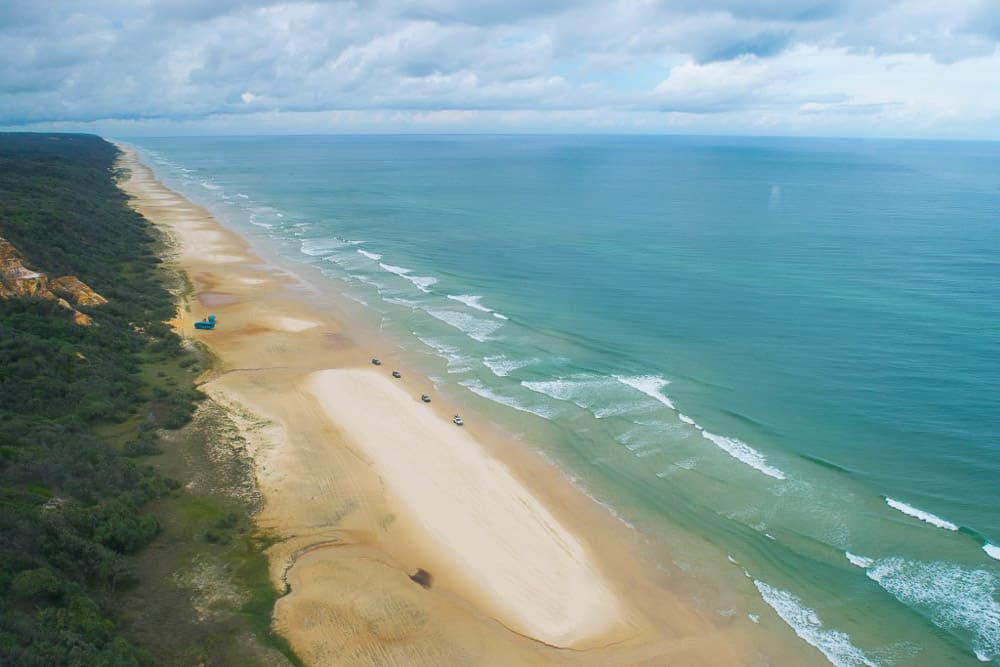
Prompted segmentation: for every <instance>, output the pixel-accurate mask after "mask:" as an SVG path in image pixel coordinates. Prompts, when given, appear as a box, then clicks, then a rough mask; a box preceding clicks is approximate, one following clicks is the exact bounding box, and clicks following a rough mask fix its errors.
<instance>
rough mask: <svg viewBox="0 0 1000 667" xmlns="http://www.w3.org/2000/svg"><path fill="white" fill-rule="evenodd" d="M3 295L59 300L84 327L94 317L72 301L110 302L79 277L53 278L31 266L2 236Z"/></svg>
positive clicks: (0, 276)
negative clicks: (75, 306)
mask: <svg viewBox="0 0 1000 667" xmlns="http://www.w3.org/2000/svg"><path fill="white" fill-rule="evenodd" d="M0 297H2V298H22V299H45V300H48V301H55V302H56V303H57V304H58V305H59V306H61V307H62V308H65V309H66V310H68V311H70V312H72V313H73V321H74V322H76V323H77V324H79V325H80V326H89V325H90V324H91V319H90V317H88V316H87V315H85V314H83V313H81V312H80V311H78V310H77V309H76V308H74V307H73V306H72V305H70V304H71V303H72V304H75V305H77V306H100V305H101V304H105V303H107V302H108V300H107V299H105V298H104V297H103V296H101V295H100V294H98V293H97V292H95V291H94V290H93V289H91V288H90V287H89V286H88V285H87V284H86V283H84V282H83V281H82V280H80V279H79V278H77V277H76V276H61V277H59V278H52V279H50V278H49V277H48V276H47V275H46V274H45V273H43V272H41V271H33V270H31V269H29V268H28V267H26V266H25V265H24V262H23V261H22V260H21V258H20V257H19V256H18V254H17V249H16V248H15V247H14V244H12V243H11V242H10V241H7V240H5V239H2V238H0Z"/></svg>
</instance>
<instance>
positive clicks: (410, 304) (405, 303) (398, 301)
mask: <svg viewBox="0 0 1000 667" xmlns="http://www.w3.org/2000/svg"><path fill="white" fill-rule="evenodd" d="M382 300H383V301H385V302H386V303H393V304H396V305H397V306H406V307H407V308H412V309H414V310H416V309H417V308H420V304H419V303H417V302H416V301H410V300H409V299H400V298H399V297H395V296H389V297H385V298H384V299H382Z"/></svg>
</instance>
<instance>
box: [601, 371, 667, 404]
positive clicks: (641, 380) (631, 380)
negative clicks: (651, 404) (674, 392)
mask: <svg viewBox="0 0 1000 667" xmlns="http://www.w3.org/2000/svg"><path fill="white" fill-rule="evenodd" d="M615 379H616V380H618V381H619V382H621V383H622V384H624V385H628V386H629V387H632V388H633V389H637V390H638V391H641V392H642V393H644V394H645V395H646V396H649V397H650V398H652V399H653V400H655V401H659V402H660V403H663V405H665V406H667V407H668V408H670V409H671V410H673V409H675V408H674V403H673V401H671V400H670V399H669V398H667V397H666V396H665V395H664V394H663V393H662V392H661V391H660V390H661V389H663V388H664V387H666V386H667V385H668V384H670V381H669V380H664V379H663V378H661V377H659V376H656V375H639V376H634V377H627V376H624V375H616V376H615Z"/></svg>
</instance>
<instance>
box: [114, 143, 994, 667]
mask: <svg viewBox="0 0 1000 667" xmlns="http://www.w3.org/2000/svg"><path fill="white" fill-rule="evenodd" d="M128 142H129V143H130V144H132V145H133V146H135V147H136V148H137V149H138V151H139V154H140V156H141V157H142V158H143V159H144V161H145V162H146V163H147V164H149V165H150V166H152V167H153V168H154V170H155V171H156V172H157V175H158V176H159V177H160V178H161V180H163V181H164V183H165V184H166V185H168V186H169V187H172V188H174V189H176V190H178V191H179V192H181V193H183V194H185V195H186V196H188V197H189V198H191V199H192V200H194V201H195V202H197V203H200V204H202V205H204V206H206V207H207V208H208V209H209V210H211V211H212V212H213V213H215V214H216V216H217V217H219V219H220V220H221V221H222V222H223V223H224V224H227V225H228V226H230V227H231V228H233V229H235V230H237V231H239V232H240V233H242V234H243V235H244V236H246V237H248V238H249V239H251V240H252V241H253V242H254V243H255V244H258V245H260V246H262V247H266V248H269V249H270V250H271V251H273V252H275V253H277V255H280V256H281V257H282V258H283V259H284V260H285V261H287V262H289V263H291V264H293V265H294V264H296V263H299V264H302V263H304V264H309V265H310V266H311V267H312V268H313V269H314V270H318V271H321V272H322V275H323V276H325V279H328V280H329V283H328V284H327V285H325V288H326V289H329V290H330V291H331V292H334V291H339V292H342V293H343V294H344V295H345V296H347V297H348V298H350V299H352V300H354V301H356V302H358V303H359V304H362V306H363V307H364V309H365V312H366V313H370V315H371V318H372V320H373V321H374V322H376V323H377V324H378V325H379V326H380V327H381V328H382V329H383V330H384V331H385V332H386V333H387V334H388V335H390V336H391V337H392V338H393V339H394V340H395V341H397V342H398V343H399V345H400V346H401V347H402V348H403V349H404V350H405V354H406V355H407V358H408V359H410V360H412V362H413V364H415V366H416V367H417V368H419V370H421V371H422V372H424V373H425V374H426V375H427V376H428V377H430V378H431V379H432V381H433V382H434V383H435V385H436V387H437V390H438V391H442V392H445V393H447V394H448V395H449V396H451V397H452V398H453V399H454V400H456V401H459V402H461V403H463V404H468V405H469V406H470V408H474V409H475V411H476V412H477V413H479V414H482V415H484V416H486V417H488V418H489V419H490V420H492V421H494V422H495V423H497V424H499V425H500V426H501V427H503V428H504V429H506V430H507V431H509V432H510V433H512V434H514V435H516V436H520V437H522V438H523V439H525V441H526V442H531V443H532V444H533V445H534V446H538V447H539V448H540V449H541V451H542V453H543V454H544V455H545V456H547V457H548V458H550V459H551V460H552V461H553V462H555V463H556V464H557V465H559V466H560V467H561V468H563V469H564V470H565V471H566V473H567V474H568V475H569V476H571V477H572V478H573V479H574V480H576V482H577V484H578V485H580V486H581V488H583V489H584V490H586V491H587V492H588V493H590V494H591V495H592V496H594V498H595V499H597V500H599V501H600V502H602V503H604V504H605V505H606V506H607V507H608V509H609V510H610V511H612V512H614V513H615V514H616V515H617V516H619V517H620V518H621V520H622V521H625V522H628V523H629V524H630V525H632V526H634V527H635V529H636V530H637V531H640V532H642V533H643V534H644V535H645V536H646V538H647V539H648V540H649V542H650V544H651V545H652V548H653V549H654V550H656V549H659V550H661V551H662V554H663V559H664V566H665V567H674V568H680V569H682V570H685V571H690V572H691V573H692V577H694V579H695V580H699V578H700V580H701V581H706V582H710V581H718V577H717V573H719V572H722V571H729V570H731V571H732V576H737V577H743V578H746V579H747V580H749V581H750V582H752V589H751V590H752V591H755V594H754V595H753V596H752V597H749V598H748V599H746V600H745V602H744V604H743V607H741V608H736V609H725V610H720V613H740V614H746V615H747V616H749V617H750V618H751V620H755V621H756V620H757V619H760V618H761V616H762V615H763V614H775V613H776V614H777V616H779V617H780V618H781V620H782V621H783V622H784V623H785V624H787V625H788V626H790V627H791V628H792V629H793V630H794V632H795V634H796V635H798V637H799V638H800V639H801V640H802V641H807V642H809V643H810V644H812V645H813V646H815V647H816V648H817V649H818V651H819V653H817V659H818V660H819V661H820V662H822V658H821V657H819V656H820V654H822V656H825V657H826V659H827V660H828V661H829V662H830V663H832V664H835V665H951V664H980V663H982V662H989V663H991V664H1000V435H998V434H1000V399H998V397H1000V144H997V143H960V142H919V141H888V140H886V141H882V140H856V139H797V138H796V139H782V138H736V137H650V136H643V137H640V136H436V135H435V136H322V137H227V138H204V137H199V138H156V139H154V138H140V139H129V140H128ZM678 535H682V536H684V537H683V538H681V540H680V542H678ZM685 540H687V541H688V542H690V543H691V544H696V543H697V544H702V545H708V546H707V547H705V549H706V551H705V553H707V554H710V557H709V558H707V559H705V560H713V558H714V560H715V561H717V562H703V561H702V560H699V561H698V562H691V561H685V560H684V556H683V552H682V551H681V550H679V549H677V548H676V547H677V544H679V543H683V542H684V541H685Z"/></svg>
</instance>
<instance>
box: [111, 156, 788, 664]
mask: <svg viewBox="0 0 1000 667" xmlns="http://www.w3.org/2000/svg"><path fill="white" fill-rule="evenodd" d="M122 166H124V167H126V168H127V169H128V170H130V172H131V177H130V179H129V180H128V181H127V182H126V183H124V184H123V188H124V189H125V190H126V192H128V193H129V194H130V195H131V196H132V197H133V206H134V207H135V208H136V210H138V211H139V212H140V213H142V214H143V215H145V216H146V217H147V218H148V219H150V220H151V221H153V222H154V223H155V224H157V225H158V226H159V227H160V228H161V229H163V230H164V232H165V233H166V234H167V235H168V236H169V237H170V238H171V239H172V241H173V246H174V250H173V253H172V255H171V257H170V258H168V259H170V260H171V261H174V262H176V264H177V266H178V268H180V269H181V270H183V271H184V273H185V274H186V275H187V276H188V278H189V280H190V286H191V290H190V292H189V293H186V294H184V295H183V299H182V307H181V309H180V312H179V314H178V318H177V320H176V326H177V329H178V331H179V332H180V333H181V334H182V335H184V336H187V337H191V338H196V339H197V340H199V341H201V342H204V343H205V344H207V345H208V346H209V347H210V348H211V349H212V350H213V352H214V353H215V354H216V355H217V356H218V358H219V361H218V363H217V365H216V368H215V369H214V370H213V371H212V373H211V375H210V376H209V377H208V378H206V381H205V384H204V385H203V389H204V390H205V391H207V392H208V393H209V394H210V395H211V396H212V398H213V399H214V400H216V401H218V402H219V403H221V404H223V405H225V406H227V407H228V408H229V409H230V411H231V413H232V414H233V415H234V416H235V417H236V418H237V419H238V420H240V422H241V423H242V425H243V428H244V432H245V434H246V435H247V437H248V438H249V439H250V440H251V443H252V445H253V448H254V452H253V453H254V459H255V467H256V474H257V477H258V483H259V485H260V488H261V491H262V493H263V494H264V498H265V506H264V509H263V510H262V512H261V513H260V514H259V515H258V517H257V525H258V527H259V528H260V530H261V531H262V532H263V533H265V534H268V535H269V536H271V537H272V538H273V539H274V540H275V543H274V545H273V546H272V547H271V548H270V549H269V551H268V556H269V559H270V562H271V572H272V579H273V581H274V584H275V586H276V588H278V589H279V590H285V591H287V594H286V595H284V596H283V597H282V598H281V599H280V600H279V602H278V604H277V605H276V608H275V614H274V625H275V628H276V629H277V630H278V631H279V632H281V633H282V634H283V635H285V636H286V637H287V638H288V639H289V641H290V642H291V644H292V646H293V647H294V649H295V650H296V652H297V653H299V655H300V656H301V657H302V658H303V660H304V661H305V662H306V663H307V664H310V665H340V664H359V665H364V664H371V665H375V664H378V665H382V664H448V665H452V664H495V665H515V664H516V665H526V664H527V665H530V664H563V663H566V664H570V663H573V664H576V663H582V664H590V665H613V664H622V665H625V664H651V665H653V664H678V665H744V664H745V665H751V664H765V663H762V662H761V660H762V659H765V660H766V658H764V656H763V655H762V653H761V646H760V645H759V644H758V643H757V640H759V639H760V638H759V636H758V637H753V636H751V634H750V633H748V632H747V630H746V626H747V625H748V624H747V623H745V622H744V623H742V624H740V623H736V622H734V621H733V619H732V618H730V617H725V616H722V617H719V616H711V615H710V614H706V612H705V610H704V609H703V608H700V607H699V606H698V605H697V604H694V603H693V602H691V601H690V600H688V599H686V598H685V597H684V596H682V595H678V594H676V593H675V592H674V591H675V590H676V589H677V588H679V587H680V586H678V583H677V581H676V580H675V579H673V578H672V577H673V576H675V575H673V574H669V573H666V572H664V571H660V570H658V569H657V568H654V567H651V563H650V561H649V560H648V559H645V558H644V556H643V555H642V554H641V553H640V552H641V549H639V548H638V545H639V544H640V542H641V539H639V538H638V537H637V536H636V535H634V534H633V531H631V530H630V529H629V528H628V527H626V526H625V525H623V524H622V523H620V522H618V521H617V520H615V519H614V518H613V517H612V516H611V515H610V514H609V513H608V512H607V511H606V510H605V509H604V508H603V507H601V506H600V505H599V504H597V503H596V502H594V501H592V500H591V499H590V498H588V497H587V496H586V495H585V494H583V493H581V492H580V491H579V490H578V489H577V488H576V487H575V486H573V485H572V484H571V483H570V482H569V481H568V480H567V479H565V478H564V477H563V475H562V474H561V473H560V472H559V471H558V470H556V469H554V468H553V467H552V466H551V465H549V464H547V463H546V462H544V461H543V460H542V459H541V458H540V457H538V456H536V455H534V454H532V453H531V452H530V451H527V450H526V448H525V447H524V446H523V445H522V443H519V442H516V441H512V440H510V439H508V438H505V437H504V436H503V435H502V434H497V433H495V432H493V431H491V430H490V429H489V428H487V427H485V426H481V425H479V424H476V423H470V425H469V426H466V427H464V428H459V427H456V426H454V425H453V424H451V422H450V415H451V414H452V413H454V412H462V413H463V414H464V415H466V417H467V418H468V417H472V418H473V420H474V415H470V414H467V413H468V411H467V410H465V409H462V408H463V406H456V405H453V404H449V403H448V402H447V401H446V400H443V399H439V398H438V397H436V396H435V397H434V402H433V403H432V404H430V405H427V404H424V403H422V402H420V401H419V395H420V394H421V393H423V392H424V391H426V390H427V388H428V387H430V386H431V385H430V383H429V382H427V381H426V380H425V379H424V378H420V377H419V376H417V375H416V374H414V373H411V372H409V371H408V370H407V369H406V368H405V363H404V360H401V359H399V358H398V357H397V356H396V353H395V352H394V351H393V349H392V348H391V347H390V345H391V343H390V342H389V341H386V340H384V339H382V338H381V337H380V336H379V334H378V332H376V331H373V330H371V329H366V328H364V327H363V326H362V325H361V324H359V323H357V322H356V321H354V320H352V318H351V317H349V316H348V314H347V312H346V311H345V310H344V309H345V308H347V307H348V306H346V305H344V304H340V305H338V304H337V303H336V302H335V301H334V302H331V301H328V300H324V299H317V298H316V293H315V292H311V291H310V289H309V286H308V285H307V284H303V283H302V282H301V281H300V280H298V279H297V278H296V277H294V276H292V275H290V274H289V273H288V272H287V271H284V270H282V269H280V268H279V267H277V266H274V265H272V264H268V263H265V262H264V261H263V260H262V259H261V258H260V257H259V256H258V255H256V254H255V253H254V252H252V251H251V249H250V247H249V245H248V244H247V242H246V241H245V240H243V239H242V238H240V237H239V236H237V235H236V234H234V233H232V232H230V231H229V230H227V229H226V228H225V227H223V226H221V225H220V224H219V223H218V222H217V221H216V220H215V219H213V218H212V216H211V215H210V214H208V212H206V211H205V210H203V209H201V208H199V207H197V206H195V205H193V204H192V203H191V202H189V201H188V200H186V199H184V198H183V197H181V196H180V195H177V194H176V193H174V192H172V191H170V190H168V189H166V188H165V187H163V186H162V185H161V184H160V183H159V182H158V181H157V180H156V179H155V178H154V176H153V174H152V172H150V171H149V170H148V169H147V168H146V167H145V166H143V165H142V164H140V163H139V161H138V160H137V158H136V156H135V155H134V153H131V152H129V151H127V150H126V154H125V156H124V157H123V159H122ZM209 313H213V314H215V315H216V317H217V318H218V322H219V326H218V328H217V329H216V330H214V331H210V332H200V331H196V330H194V329H193V328H192V323H193V322H194V321H196V320H198V319H201V318H202V317H203V316H205V315H207V314H209ZM376 355H377V356H380V357H382V358H383V360H384V362H385V363H384V365H383V366H381V367H378V368H376V367H372V366H371V365H370V364H369V361H368V360H369V358H370V357H372V356H376ZM392 368H400V369H401V370H403V377H402V378H401V379H398V380H397V379H392V378H391V377H390V376H389V375H388V371H389V369H392ZM418 570H424V571H425V572H426V573H428V574H429V577H423V576H420V577H416V579H417V581H414V579H412V578H411V577H414V575H416V573H417V572H418ZM772 655H773V654H772ZM785 657H786V658H790V656H789V655H786V656H785ZM797 658H799V659H798V660H797V662H795V663H787V664H807V662H805V661H803V660H802V659H801V658H803V656H802V655H798V656H797Z"/></svg>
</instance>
